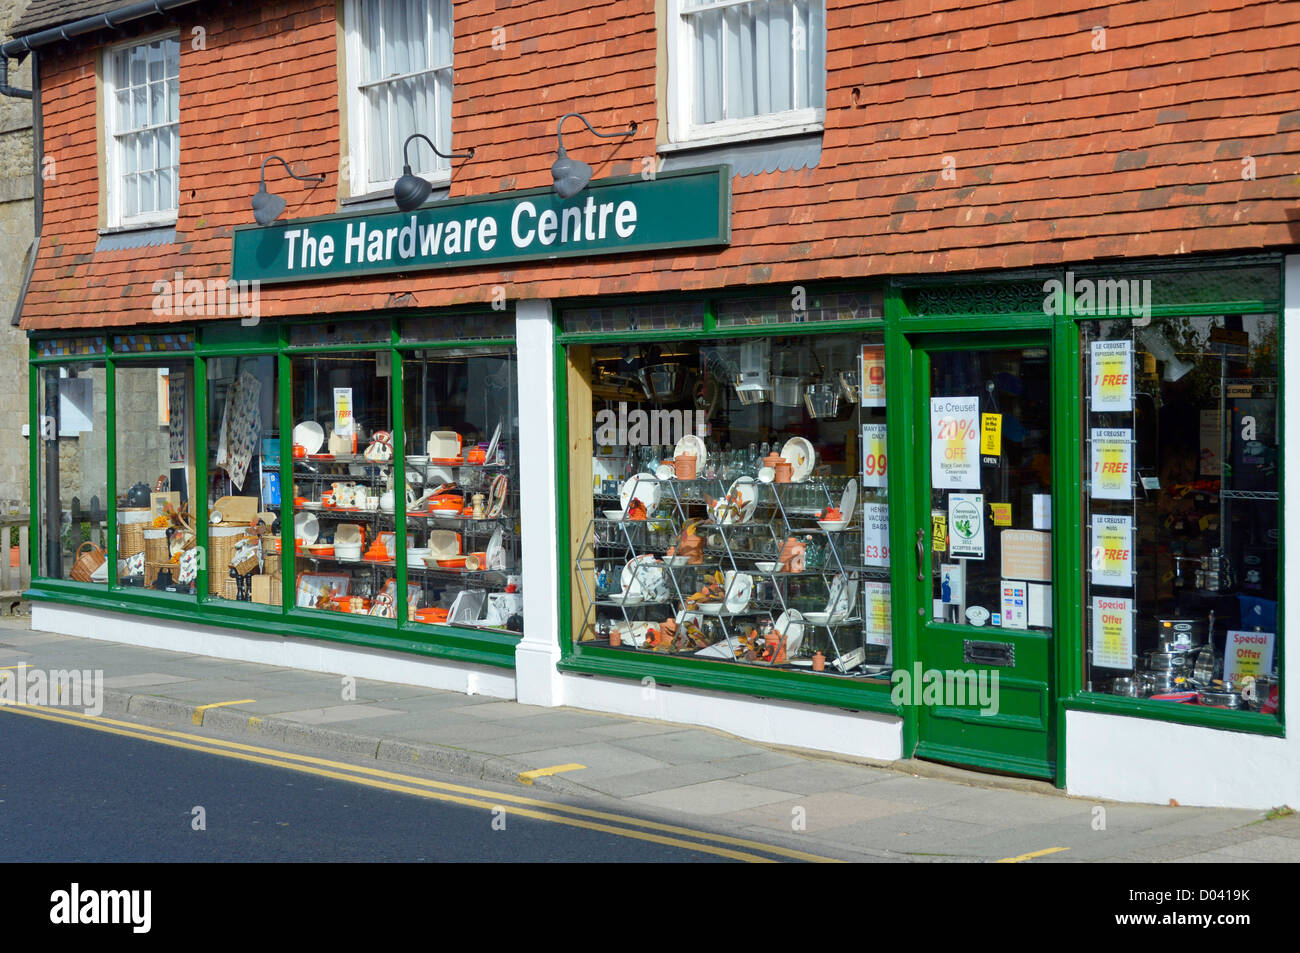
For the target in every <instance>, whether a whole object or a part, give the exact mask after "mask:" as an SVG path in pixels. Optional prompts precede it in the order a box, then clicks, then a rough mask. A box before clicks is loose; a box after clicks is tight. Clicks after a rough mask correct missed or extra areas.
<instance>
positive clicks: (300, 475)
mask: <svg viewBox="0 0 1300 953" xmlns="http://www.w3.org/2000/svg"><path fill="white" fill-rule="evenodd" d="M291 367H292V374H293V378H292V384H291V387H292V391H293V426H294V443H295V444H296V446H297V447H298V448H300V449H295V450H294V454H295V456H294V458H293V485H292V497H291V498H292V499H293V502H294V531H293V533H292V534H288V533H286V534H285V536H284V537H283V538H284V539H286V540H288V539H290V538H293V539H294V546H295V553H296V557H295V563H296V569H295V576H294V578H295V587H294V589H295V599H294V604H295V606H297V607H298V608H299V609H304V610H308V611H317V610H322V611H332V612H355V613H359V614H373V615H381V613H382V611H383V610H382V609H381V608H380V607H381V605H382V604H383V602H384V601H385V600H384V599H383V598H381V595H382V594H384V593H385V592H386V591H387V592H388V596H387V598H395V597H396V593H395V591H392V585H391V584H392V581H393V580H394V578H395V576H394V570H395V565H396V564H395V562H394V560H393V556H394V554H395V550H396V542H395V539H396V536H395V532H396V530H395V526H394V520H395V516H394V507H393V506H390V505H385V506H384V507H382V508H381V506H380V502H381V498H384V497H385V494H386V493H387V492H388V491H389V490H391V489H392V485H391V484H392V477H393V472H394V471H393V465H392V460H391V454H390V455H389V456H388V458H387V459H381V458H379V457H376V458H375V459H370V460H368V459H367V458H366V456H365V451H366V450H367V448H368V447H369V446H370V445H371V443H375V442H378V443H380V444H384V443H386V444H387V445H388V446H389V447H390V448H391V440H392V436H391V435H392V430H393V428H392V413H391V406H392V380H393V377H392V363H391V352H388V351H384V352H382V353H381V354H378V355H376V354H373V353H371V354H364V353H363V354H358V353H356V352H351V351H349V352H346V353H324V354H318V355H310V356H297V357H294V358H293V361H292V364H291ZM285 492H288V489H287V488H286V490H285ZM392 500H393V497H391V496H388V497H386V502H387V503H391V502H392ZM372 610H373V611H372ZM381 617H382V616H381ZM387 618H389V619H392V618H394V616H392V615H388V616H387Z"/></svg>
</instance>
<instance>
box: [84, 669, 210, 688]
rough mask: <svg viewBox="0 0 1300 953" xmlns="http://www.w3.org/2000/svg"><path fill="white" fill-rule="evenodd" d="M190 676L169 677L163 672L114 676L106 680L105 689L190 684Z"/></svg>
mask: <svg viewBox="0 0 1300 953" xmlns="http://www.w3.org/2000/svg"><path fill="white" fill-rule="evenodd" d="M188 681H190V677H189V676H188V675H167V674H165V673H163V672H141V673H140V674H139V675H112V676H109V677H106V678H105V679H104V687H105V688H140V687H141V686H144V685H171V684H173V683H175V682H188Z"/></svg>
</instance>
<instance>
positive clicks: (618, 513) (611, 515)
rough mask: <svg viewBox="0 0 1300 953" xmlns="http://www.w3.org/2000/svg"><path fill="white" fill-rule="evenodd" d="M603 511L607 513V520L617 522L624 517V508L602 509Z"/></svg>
mask: <svg viewBox="0 0 1300 953" xmlns="http://www.w3.org/2000/svg"><path fill="white" fill-rule="evenodd" d="M601 512H602V513H604V514H605V519H607V520H614V521H615V522H617V521H619V520H621V519H622V518H623V511H622V510H601Z"/></svg>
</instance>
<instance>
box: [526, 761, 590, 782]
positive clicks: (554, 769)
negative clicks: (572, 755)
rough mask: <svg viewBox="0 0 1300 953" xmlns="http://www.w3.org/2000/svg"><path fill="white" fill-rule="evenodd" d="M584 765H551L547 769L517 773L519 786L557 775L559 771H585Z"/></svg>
mask: <svg viewBox="0 0 1300 953" xmlns="http://www.w3.org/2000/svg"><path fill="white" fill-rule="evenodd" d="M586 770H587V766H586V765H585V764H553V765H551V766H550V767H549V768H535V769H534V770H532V771H521V772H520V773H519V783H520V784H532V783H533V778H544V777H547V776H548V775H552V774H559V773H560V772H561V771H586Z"/></svg>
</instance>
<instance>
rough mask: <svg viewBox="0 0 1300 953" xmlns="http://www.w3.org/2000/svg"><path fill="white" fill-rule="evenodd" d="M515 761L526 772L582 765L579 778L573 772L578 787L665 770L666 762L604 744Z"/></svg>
mask: <svg viewBox="0 0 1300 953" xmlns="http://www.w3.org/2000/svg"><path fill="white" fill-rule="evenodd" d="M494 727H498V728H499V727H500V726H494ZM515 760H516V761H522V762H524V763H525V764H527V766H528V770H534V769H537V768H549V767H552V766H554V765H557V764H581V765H583V766H584V770H583V771H582V772H581V776H579V775H578V774H577V773H576V772H575V775H574V780H575V781H577V783H579V784H585V783H587V780H588V779H590V778H609V777H615V776H617V775H622V774H634V773H636V772H638V771H653V770H661V769H663V768H666V767H668V763H667V762H665V761H657V760H655V759H654V758H649V757H646V756H645V755H643V754H638V753H636V752H635V751H626V750H624V749H623V748H619V747H616V746H614V745H612V744H610V743H609V742H607V741H593V742H590V743H588V744H581V745H567V746H563V747H551V748H543V749H541V750H540V751H530V752H528V755H527V757H520V758H516V759H515Z"/></svg>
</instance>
